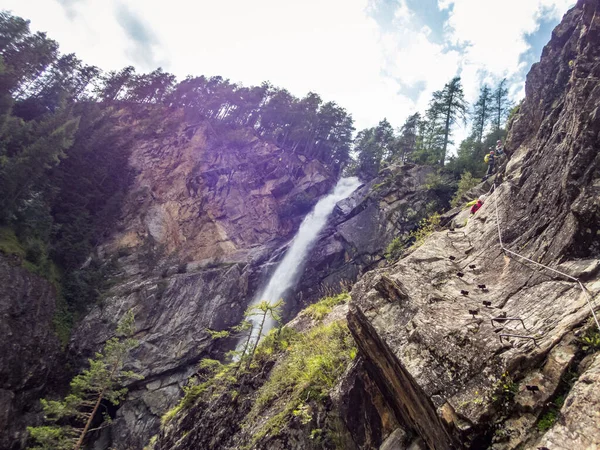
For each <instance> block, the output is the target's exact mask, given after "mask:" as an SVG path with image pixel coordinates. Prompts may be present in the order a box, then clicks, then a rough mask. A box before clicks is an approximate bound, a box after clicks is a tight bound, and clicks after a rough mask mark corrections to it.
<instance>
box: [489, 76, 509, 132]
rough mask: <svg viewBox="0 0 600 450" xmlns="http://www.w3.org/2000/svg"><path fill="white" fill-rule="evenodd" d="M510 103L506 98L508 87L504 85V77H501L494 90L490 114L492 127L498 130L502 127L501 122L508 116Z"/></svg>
mask: <svg viewBox="0 0 600 450" xmlns="http://www.w3.org/2000/svg"><path fill="white" fill-rule="evenodd" d="M511 107H512V104H511V102H510V100H509V99H508V88H507V87H506V78H505V79H503V80H502V81H501V82H500V84H499V85H498V87H497V88H496V89H495V90H494V94H493V103H492V114H493V118H494V129H495V131H496V132H498V131H499V130H500V129H501V128H502V123H503V122H504V121H505V120H506V118H507V117H508V113H509V112H510V109H511Z"/></svg>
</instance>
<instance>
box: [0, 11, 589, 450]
mask: <svg viewBox="0 0 600 450" xmlns="http://www.w3.org/2000/svg"><path fill="white" fill-rule="evenodd" d="M599 42H600V2H599V1H598V0H580V1H579V2H578V3H577V5H576V6H575V7H574V8H573V9H572V10H571V11H570V12H569V13H568V14H567V15H566V16H565V18H564V20H563V22H562V23H561V25H559V26H558V27H557V28H556V30H555V31H554V33H553V37H552V40H551V42H550V43H549V44H548V46H547V47H546V48H545V50H544V53H543V55H542V59H541V61H540V63H539V64H536V65H535V66H534V67H532V70H531V72H530V74H529V76H528V79H527V87H526V94H527V96H526V99H525V100H524V102H523V103H522V105H521V106H520V109H519V111H518V113H517V114H516V116H515V117H514V118H513V120H512V124H511V127H510V130H509V138H508V141H507V145H506V146H507V152H508V154H509V161H508V164H507V166H506V169H505V171H504V172H503V173H501V174H499V175H498V176H497V177H496V180H495V181H496V183H497V186H496V188H495V190H494V192H493V193H492V194H491V195H490V196H489V197H488V200H487V201H486V203H485V205H484V206H483V207H482V209H480V210H479V211H478V212H477V214H476V215H475V216H474V217H472V218H469V220H468V221H467V222H466V225H465V226H462V225H464V224H465V222H464V220H455V221H454V222H450V221H449V223H451V226H452V227H455V226H457V225H461V226H462V228H460V229H458V228H457V229H443V230H440V231H438V232H435V233H433V234H432V235H430V236H429V237H428V238H427V239H426V240H425V241H424V242H423V243H422V245H420V246H419V247H418V248H413V249H412V250H410V251H409V252H408V254H407V255H405V256H404V257H403V258H402V259H401V260H399V261H398V262H396V263H393V264H391V263H387V262H386V261H385V259H384V258H383V256H382V255H383V253H384V250H385V248H386V246H387V244H388V243H389V242H390V241H391V240H392V239H393V238H394V237H396V236H402V235H406V233H407V232H409V231H411V230H412V229H414V228H415V227H416V225H417V224H418V222H419V221H420V220H421V219H422V218H424V217H426V216H427V215H429V214H431V213H432V212H434V211H435V210H436V209H439V207H440V206H442V205H440V204H439V203H438V204H436V203H435V202H436V200H438V199H437V198H436V195H435V194H434V193H433V192H431V191H428V190H427V187H426V186H427V181H428V177H429V176H430V174H431V173H432V172H433V171H434V169H433V168H430V167H419V166H412V165H404V166H392V167H389V168H386V169H385V170H384V171H382V172H381V173H380V175H379V177H378V178H377V179H375V180H373V181H371V182H369V183H367V184H365V185H363V186H361V187H360V188H359V189H357V191H356V192H355V193H353V194H352V195H351V196H350V197H349V198H348V199H346V200H344V201H342V202H340V203H338V205H337V207H336V209H335V211H334V213H333V215H332V217H331V219H330V221H329V224H328V225H327V227H326V228H325V229H324V230H323V232H322V234H321V236H320V237H319V240H318V242H317V243H316V245H315V247H314V250H313V251H312V252H311V254H310V256H309V258H308V259H309V260H308V262H307V264H306V268H305V270H304V273H303V274H302V276H301V278H300V280H299V282H298V285H297V287H296V288H295V290H294V292H292V293H291V294H290V295H289V298H286V305H287V310H286V319H291V318H292V317H293V316H295V315H296V313H298V312H299V311H300V310H302V309H303V308H304V307H306V306H307V305H308V304H310V303H313V302H314V301H315V300H317V299H318V298H320V297H322V296H323V295H324V294H329V293H332V292H339V291H340V290H341V289H344V288H348V289H350V288H351V296H352V300H351V302H350V304H349V305H339V306H337V307H336V308H335V309H334V310H333V311H332V312H331V313H330V314H329V315H328V316H327V318H326V319H325V322H327V321H331V322H332V323H333V322H336V323H342V325H340V326H342V327H345V326H346V323H347V329H346V328H344V329H345V330H346V334H347V333H348V332H350V333H351V334H352V336H353V338H354V340H355V342H356V346H357V348H358V355H354V354H353V355H352V356H351V357H349V362H348V363H347V364H348V367H347V368H346V370H345V372H343V374H342V375H340V376H339V377H338V378H337V379H336V383H335V386H334V387H333V388H331V389H330V390H329V391H328V392H326V393H323V396H322V398H320V400H321V403H318V402H317V401H312V403H310V404H309V405H308V408H312V409H311V411H312V412H311V414H309V416H310V420H309V419H306V417H304V418H302V414H304V412H303V411H304V410H300V411H299V412H297V415H296V414H294V415H293V417H292V416H290V414H291V413H290V411H288V412H287V413H286V414H287V416H286V417H287V419H290V420H288V421H287V422H285V423H283V421H282V423H281V424H279V425H281V426H278V427H277V433H275V432H272V433H267V434H266V435H264V436H261V437H260V438H259V439H253V437H252V433H253V432H255V434H258V431H259V430H261V426H262V425H264V423H265V422H266V421H270V420H274V419H277V417H278V414H280V413H281V410H278V409H277V407H281V406H282V405H280V404H279V405H277V401H275V406H273V407H270V408H267V409H265V410H263V411H261V414H264V421H263V422H262V423H260V421H259V422H256V421H255V422H253V424H252V427H254V428H250V429H241V427H240V426H239V425H240V423H241V422H242V421H243V420H245V419H246V418H247V415H248V414H249V413H250V411H251V409H252V405H253V402H254V401H255V400H256V395H257V391H258V389H260V388H261V386H262V385H264V384H265V383H266V382H267V381H268V380H269V379H270V377H271V373H272V371H273V370H275V369H274V368H276V367H277V364H278V363H279V362H280V359H277V358H275V359H273V358H271V359H267V362H266V363H265V365H264V366H262V367H259V368H258V369H257V370H256V371H254V372H251V373H249V374H246V375H244V377H245V378H243V379H242V380H240V381H239V383H240V389H241V391H240V392H235V393H233V392H229V393H225V394H222V395H220V396H218V398H216V399H213V400H211V401H208V402H205V401H202V402H196V403H194V404H192V405H188V406H189V409H188V410H184V411H182V412H181V413H180V415H179V416H178V417H177V420H176V421H174V422H172V423H171V424H170V425H168V426H166V427H163V428H162V429H160V431H159V428H160V426H159V425H160V417H161V416H162V415H163V414H164V413H165V412H166V411H167V410H168V409H170V408H171V407H173V406H174V405H175V404H177V402H178V401H179V399H180V398H181V397H182V394H183V391H182V387H183V385H184V384H185V383H186V382H187V380H188V378H189V376H190V375H192V374H194V373H195V372H196V371H197V368H196V363H197V362H198V361H199V360H200V359H201V358H203V357H206V356H211V355H217V356H220V355H222V354H223V352H224V350H227V348H226V347H227V345H229V346H231V342H230V343H228V344H222V343H218V342H214V341H213V340H212V339H211V337H210V335H209V333H208V332H207V331H206V329H207V328H210V329H214V330H222V329H225V328H227V327H230V326H232V325H235V324H237V323H239V321H240V320H241V318H242V315H243V312H244V310H245V309H246V307H247V305H248V304H249V303H250V301H251V300H252V299H253V297H254V295H255V294H256V293H257V291H258V290H259V288H260V287H261V286H262V285H263V284H264V283H265V282H266V281H267V278H268V276H269V274H270V273H272V271H273V270H274V268H275V265H276V263H277V262H278V261H279V260H280V259H281V257H282V256H283V254H284V253H285V250H286V249H287V246H288V245H289V241H290V239H291V238H292V237H293V235H294V233H295V231H296V229H297V227H298V225H299V223H300V221H301V220H302V218H303V217H304V216H305V215H306V213H307V212H308V211H310V209H311V207H312V206H313V205H314V203H315V202H316V201H317V199H318V198H319V197H320V196H322V195H324V194H325V193H327V192H328V191H329V190H330V189H331V188H332V186H333V185H334V184H335V177H334V174H333V173H332V172H331V171H330V169H329V168H327V167H325V166H323V165H322V164H320V163H319V162H317V161H311V160H307V159H306V158H305V157H304V156H302V155H294V154H285V153H283V152H281V151H280V149H278V148H277V147H276V146H273V145H271V144H267V143H265V142H263V141H261V140H260V139H258V138H256V137H255V136H254V135H253V134H252V133H251V132H249V131H247V130H232V129H218V130H215V129H214V128H213V127H212V126H211V125H210V124H208V123H206V122H203V123H197V124H191V123H186V121H185V120H184V118H183V114H181V113H179V112H173V111H171V112H170V113H169V114H171V115H172V116H171V117H170V118H169V119H170V123H175V124H176V126H175V130H174V131H173V132H172V133H161V132H160V131H161V130H157V133H156V135H155V136H154V137H148V138H147V139H145V140H142V141H139V142H138V143H137V144H136V146H135V148H134V149H133V152H132V156H131V159H130V164H131V166H132V167H133V168H134V169H135V171H136V176H135V179H134V182H133V185H132V187H131V189H130V192H129V193H128V195H127V198H126V199H125V201H124V208H123V216H122V219H121V221H120V223H119V226H118V228H117V229H116V230H115V231H114V233H112V235H111V237H110V239H109V240H108V241H107V242H106V243H104V244H103V245H102V246H101V247H100V248H99V249H98V253H97V255H96V256H97V257H98V258H100V259H103V260H109V259H114V260H116V262H117V267H118V273H117V274H116V275H115V277H114V279H113V287H112V288H111V289H110V290H109V291H108V292H107V293H105V295H104V296H103V299H102V301H101V302H100V303H99V304H98V305H97V306H96V307H94V308H93V309H92V311H90V312H89V314H87V316H86V317H85V318H84V319H83V320H82V321H81V323H80V324H79V325H78V326H77V328H76V330H75V332H74V334H73V337H72V340H71V343H70V346H69V354H70V356H71V358H72V363H73V364H74V366H77V365H78V364H79V363H80V362H81V363H82V364H83V363H84V361H85V358H86V357H88V356H89V355H91V354H92V353H93V352H94V351H96V350H98V349H99V348H100V347H101V346H102V344H103V343H104V342H105V341H106V340H107V339H109V338H110V337H111V336H112V334H113V333H114V330H115V328H116V324H117V322H118V321H119V319H120V318H121V317H122V316H123V314H124V313H125V312H126V311H127V310H129V309H132V310H133V311H134V313H135V317H136V329H137V334H136V336H135V337H136V338H137V339H138V340H139V341H140V344H141V345H140V346H139V347H138V348H137V349H136V350H135V351H134V352H133V353H132V354H131V358H130V361H129V362H128V366H129V368H130V369H134V370H135V371H136V372H138V373H140V374H142V375H143V376H144V379H143V380H142V381H137V382H135V383H134V384H132V385H130V386H128V388H129V394H128V397H127V399H126V400H125V402H124V403H123V404H122V405H121V406H120V407H119V408H118V410H116V412H115V411H112V410H111V411H110V412H111V413H114V414H115V421H114V424H113V426H112V427H111V428H110V429H108V430H109V431H105V432H104V434H102V435H101V436H98V437H97V440H96V443H95V444H94V445H95V448H98V449H104V448H109V447H112V448H116V449H140V448H143V447H144V446H145V445H146V444H147V443H148V441H149V439H150V437H151V436H153V435H156V434H157V433H158V436H159V437H158V442H157V443H156V445H155V448H157V449H167V448H168V449H175V448H178V449H182V450H183V449H196V448H215V449H217V448H240V446H250V447H253V448H264V449H272V448H299V449H304V448H305V449H310V448H333V447H334V440H333V439H330V438H327V439H325V440H323V441H319V439H317V438H319V436H320V433H322V432H323V430H325V429H327V430H329V431H330V432H333V434H335V435H336V437H337V438H338V439H339V440H338V442H337V444H336V445H342V447H343V448H347V449H352V448H356V449H376V448H379V449H382V450H383V449H385V450H391V449H403V448H410V449H424V448H430V449H444V450H445V449H449V448H473V449H479V448H490V447H491V448H495V449H516V448H537V447H540V446H541V447H544V446H545V447H548V448H551V449H554V448H573V447H572V445H571V444H572V443H573V442H576V443H577V446H578V448H585V447H586V446H588V447H591V446H593V445H596V446H598V445H600V442H599V441H598V436H600V432H599V431H598V421H597V416H594V415H593V414H592V413H590V414H587V413H586V411H596V410H597V409H598V403H599V401H600V399H599V398H598V395H597V393H598V392H600V387H599V386H600V385H598V383H599V380H598V373H599V363H598V357H597V356H594V355H591V356H586V355H585V352H586V351H587V350H586V349H585V348H584V347H583V346H582V337H583V336H584V335H585V334H586V333H588V332H589V331H588V329H593V328H591V326H590V324H589V322H588V319H589V316H590V309H589V304H588V297H586V294H585V293H583V292H582V290H581V287H580V285H579V284H578V283H576V282H573V280H572V279H570V278H568V277H564V276H561V275H559V274H557V273H556V272H553V271H551V270H548V269H543V268H540V267H539V266H537V265H536V264H535V263H532V262H531V261H537V262H540V263H543V264H545V265H549V266H551V267H553V268H555V269H557V270H560V271H561V272H565V273H567V274H568V275H569V276H571V277H576V278H578V279H580V280H581V282H582V283H583V285H584V286H585V289H586V290H587V292H589V293H590V294H591V296H592V298H593V300H592V301H593V302H594V305H595V307H597V306H598V300H597V299H596V298H595V296H596V294H597V293H598V291H600V278H599V277H600V264H599V263H598V256H599V255H600V237H599V236H600V234H599V233H600V231H599V230H598V223H600V156H598V148H600V107H599V106H598V105H599V104H600V81H599V80H600V45H599V44H598V43H599ZM131 120H133V123H132V124H131V125H132V126H135V123H134V122H135V120H134V119H131ZM165 136H166V137H165ZM491 187H492V185H491V184H488V185H482V186H479V187H478V188H477V189H478V190H475V191H474V192H479V193H481V192H485V191H487V190H488V189H489V188H491ZM463 214H464V213H463ZM499 234H500V236H499ZM500 237H501V240H502V244H503V246H504V248H505V249H509V250H511V251H513V252H517V253H519V254H522V255H524V256H526V257H527V258H529V259H530V260H531V261H528V260H525V259H522V258H520V257H518V256H514V255H513V254H511V253H509V252H507V251H506V250H504V249H503V248H502V244H501V242H500ZM0 278H1V279H2V280H8V282H5V283H4V284H3V285H2V287H1V288H0V311H2V314H3V317H2V322H0V326H2V327H4V328H2V330H3V335H9V336H10V335H11V333H12V335H13V336H15V337H14V339H12V340H11V341H10V348H9V347H8V346H9V343H8V342H7V341H5V342H4V344H0V346H1V345H4V346H5V347H3V348H0V354H4V355H10V356H9V357H4V358H2V359H0V364H1V365H0V383H1V384H0V427H1V428H4V429H7V430H9V431H8V433H5V434H3V435H2V439H4V440H3V441H0V446H3V445H4V446H6V447H8V446H9V445H14V447H15V448H18V447H19V446H20V445H21V439H22V435H20V434H19V432H20V431H19V430H22V429H23V423H24V422H23V423H22V422H21V419H22V418H23V417H25V418H26V417H27V414H28V410H27V408H29V407H30V405H32V404H35V401H36V400H37V398H38V397H39V396H40V394H39V393H40V391H41V390H42V389H43V388H44V385H45V383H46V381H45V380H46V377H47V374H48V373H49V372H50V371H51V370H52V365H51V364H53V363H52V361H54V362H56V361H58V356H57V355H58V349H59V345H58V342H57V341H56V339H55V338H54V335H53V334H52V332H51V327H50V323H51V318H52V316H53V314H54V309H53V308H54V296H53V295H54V294H53V292H52V288H51V286H50V285H49V284H48V283H45V282H44V281H43V280H41V279H38V278H37V277H35V276H32V275H31V274H29V273H27V272H25V271H24V270H23V269H21V268H19V267H15V266H12V265H11V264H10V263H9V261H8V260H6V259H5V258H3V259H0ZM357 279H358V282H356V280H357ZM355 282H356V284H354V283H355ZM15 292H17V293H19V295H13V294H14V293H15ZM25 311H26V312H27V314H25V313H24V312H25ZM32 317H34V318H35V321H33V320H32V319H31V318H32ZM494 319H497V320H494ZM513 319H517V320H513ZM32 323H35V324H36V326H32ZM315 326H316V324H315V323H314V321H311V320H308V319H307V314H300V316H298V317H297V318H296V319H295V320H294V321H293V322H292V323H291V324H290V326H289V327H290V329H293V330H295V332H298V333H310V332H311V331H310V330H311V329H313V328H314V327H315ZM5 328H6V329H5ZM17 330H18V331H17ZM348 330H349V331H348ZM501 338H502V339H501ZM38 343H39V347H38ZM42 343H43V345H41V344H42ZM22 355H25V358H23V356H22ZM280 357H281V358H284V357H285V352H282V354H281V355H280ZM278 358H279V356H278ZM344 367H345V366H344ZM577 376H578V378H577ZM575 378H577V380H576V381H573V380H575ZM565 379H568V380H569V382H566V381H565ZM559 398H564V400H565V401H564V404H563V403H562V402H559V401H558V400H559ZM551 404H554V406H552V407H551V406H549V405H551ZM552 408H554V409H552ZM561 408H562V409H561ZM558 409H560V413H559V414H558V413H557V412H556V411H557V410H558ZM555 410H556V411H555ZM550 412H553V413H554V414H555V416H556V415H557V414H558V415H559V417H560V418H559V420H558V421H557V422H556V423H553V422H552V421H547V420H546V421H545V422H544V426H541V425H540V424H541V419H542V418H544V417H546V415H547V414H549V413H550ZM288 416H289V417H288ZM13 417H19V418H18V419H13ZM287 419H286V420H287ZM304 419H306V420H304ZM319 430H320V431H319ZM336 430H337V431H336Z"/></svg>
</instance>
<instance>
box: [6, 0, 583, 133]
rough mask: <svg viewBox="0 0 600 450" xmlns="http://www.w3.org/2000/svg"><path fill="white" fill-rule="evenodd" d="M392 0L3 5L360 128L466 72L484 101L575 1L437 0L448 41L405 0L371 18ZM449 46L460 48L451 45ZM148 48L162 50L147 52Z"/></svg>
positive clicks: (16, 0)
mask: <svg viewBox="0 0 600 450" xmlns="http://www.w3.org/2000/svg"><path fill="white" fill-rule="evenodd" d="M382 1H384V0H298V1H288V0H285V1H282V0H253V1H248V0H229V1H227V2H219V1H214V0H197V1H195V2H190V1H188V0H170V1H169V2H167V3H165V2H164V1H160V2H159V1H158V0H127V1H125V0H4V1H3V7H4V8H7V9H12V10H13V12H14V13H15V14H19V15H22V16H24V17H26V18H29V19H31V20H32V28H33V29H35V30H42V31H48V34H49V35H50V36H51V37H53V38H54V39H56V40H57V41H59V43H60V45H61V50H62V51H63V52H75V53H77V55H78V56H79V57H80V58H82V59H84V60H85V61H86V62H88V63H90V64H95V65H98V66H100V67H101V68H102V69H105V70H112V69H119V68H121V67H124V66H126V65H130V64H133V65H136V62H137V68H138V69H139V70H142V71H147V70H151V69H152V68H153V67H149V66H148V67H146V66H144V64H148V65H149V64H151V63H150V62H152V61H154V62H158V63H160V64H162V65H163V68H164V69H165V70H168V71H170V72H172V73H174V74H176V75H177V76H178V77H179V78H183V77H185V76H186V75H188V74H194V75H200V74H204V75H209V76H210V75H222V76H223V77H226V78H230V79H231V80H232V81H233V82H242V83H244V84H246V85H250V84H258V83H260V82H262V81H264V80H269V81H271V82H272V83H274V84H275V85H278V86H282V87H285V88H287V89H289V90H290V91H291V92H292V93H293V94H295V95H297V96H303V95H305V94H306V93H307V92H309V91H314V92H317V93H319V94H320V95H321V96H322V97H323V99H324V100H326V101H327V100H333V101H336V102H337V103H338V104H340V105H341V106H344V107H345V108H346V109H347V110H348V111H349V112H351V113H352V115H353V116H354V118H355V121H356V126H357V128H359V129H360V128H363V127H367V126H373V125H375V124H376V123H377V122H378V121H379V120H380V119H382V118H383V117H387V118H388V120H390V122H392V124H393V125H395V126H399V125H401V124H402V122H403V121H404V119H405V118H406V116H407V115H408V114H410V113H412V112H414V111H416V110H423V109H424V108H425V107H426V105H427V102H428V101H429V98H430V95H431V92H432V91H433V90H436V89H440V88H441V87H443V85H444V83H445V82H447V81H448V80H449V79H450V78H451V77H452V76H454V75H455V74H457V73H460V74H461V76H462V77H463V83H464V85H465V90H466V94H467V97H468V100H469V101H473V100H474V99H475V98H476V95H477V92H478V88H479V83H480V81H481V79H482V77H483V76H487V77H488V79H489V80H490V81H495V80H494V79H493V78H492V76H493V77H502V76H505V75H510V74H514V73H518V71H519V69H520V66H519V55H520V54H521V53H523V52H524V51H526V50H527V43H526V41H525V40H524V39H523V33H529V32H532V31H535V29H536V27H537V26H538V25H537V24H538V19H539V17H540V15H541V14H542V12H544V13H545V14H551V15H554V16H556V17H558V16H559V15H560V14H562V13H564V12H565V11H566V9H567V7H568V6H569V4H570V3H571V0H504V1H500V0H495V1H491V0H486V1H482V0H438V4H439V6H440V7H443V8H447V10H448V11H449V13H450V18H449V21H448V23H447V28H446V32H445V35H446V38H447V39H446V42H444V43H443V44H442V43H439V42H436V41H435V40H434V39H433V38H432V32H431V29H429V28H428V27H427V26H424V25H423V23H425V22H426V21H425V22H424V21H423V17H420V18H418V20H417V18H416V17H415V14H414V12H413V11H411V10H410V8H408V6H407V4H406V1H405V0H396V3H395V5H396V7H395V13H394V15H393V18H390V19H391V20H390V22H391V24H392V26H391V27H386V29H382V28H381V27H380V26H379V25H378V24H377V23H376V21H375V20H374V19H373V18H372V17H371V16H370V15H369V11H372V10H373V8H375V9H376V8H377V7H378V6H382V3H380V2H382ZM386 1H387V0H386ZM123 4H126V5H127V10H128V12H129V13H131V15H133V17H134V19H135V20H133V23H137V22H139V23H140V24H143V26H144V30H143V33H141V34H142V35H144V34H145V33H146V32H150V33H152V34H151V36H152V42H151V43H150V44H149V45H147V46H145V47H143V46H140V42H139V41H138V42H137V43H136V42H135V41H134V40H132V39H131V36H132V35H134V34H135V33H133V32H132V31H131V30H129V33H126V32H125V30H124V29H123V28H122V26H121V25H119V21H118V13H119V10H122V9H123V8H122V5H123ZM386 5H387V6H389V3H388V4H386ZM544 8H546V9H544ZM121 19H122V18H121ZM123 23H124V22H123V20H121V24H123ZM128 23H132V20H129V22H128ZM138 31H139V30H138ZM138 34H139V33H138ZM450 43H451V44H456V45H460V46H461V47H451V48H453V49H451V50H449V51H448V44H450ZM462 46H465V47H464V50H463V47H462ZM142 50H144V51H151V53H152V54H151V55H150V56H148V55H138V54H137V53H136V52H140V51H142ZM416 86H419V87H421V88H423V89H422V92H421V93H420V95H418V96H417V97H416V98H411V97H414V96H411V95H409V94H408V93H407V92H406V91H407V90H408V91H410V87H416ZM519 89H520V88H518V89H517V90H519ZM415 92H417V91H413V94H414V93H415ZM404 94H406V95H404ZM456 138H457V139H456V140H458V139H459V138H460V136H456Z"/></svg>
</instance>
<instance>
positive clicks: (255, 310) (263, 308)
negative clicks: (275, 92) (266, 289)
mask: <svg viewBox="0 0 600 450" xmlns="http://www.w3.org/2000/svg"><path fill="white" fill-rule="evenodd" d="M282 305H283V299H280V300H278V301H276V302H273V303H269V302H268V301H267V300H263V301H262V302H260V303H259V304H258V305H255V306H253V307H252V308H250V310H249V311H248V312H247V313H246V317H252V316H259V317H260V316H262V317H261V318H260V325H259V326H258V333H257V335H256V340H255V341H254V345H253V346H252V351H251V352H250V357H249V358H248V361H247V363H246V368H249V367H250V364H251V363H252V359H253V358H254V353H255V352H256V347H258V343H259V342H260V338H261V337H262V332H263V328H264V326H265V322H266V320H267V317H271V318H272V319H273V320H275V321H277V322H279V321H280V320H281V315H280V309H281V306H282Z"/></svg>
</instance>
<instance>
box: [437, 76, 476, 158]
mask: <svg viewBox="0 0 600 450" xmlns="http://www.w3.org/2000/svg"><path fill="white" fill-rule="evenodd" d="M431 107H432V108H433V109H435V110H437V111H439V116H441V119H442V121H443V122H442V127H443V128H442V130H443V142H442V148H441V151H440V158H439V163H440V165H441V166H443V165H444V162H445V161H446V154H447V152H448V144H449V143H450V137H451V136H452V127H453V126H454V124H455V123H456V121H457V120H458V119H462V120H465V118H466V113H467V102H466V101H465V96H464V93H463V88H462V84H461V82H460V77H454V78H453V79H452V80H450V82H449V83H446V85H445V86H444V89H442V90H441V91H436V92H434V93H433V104H432V106H431ZM437 111H436V112H437ZM439 116H438V117H439Z"/></svg>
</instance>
